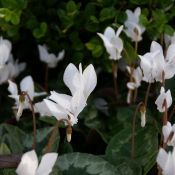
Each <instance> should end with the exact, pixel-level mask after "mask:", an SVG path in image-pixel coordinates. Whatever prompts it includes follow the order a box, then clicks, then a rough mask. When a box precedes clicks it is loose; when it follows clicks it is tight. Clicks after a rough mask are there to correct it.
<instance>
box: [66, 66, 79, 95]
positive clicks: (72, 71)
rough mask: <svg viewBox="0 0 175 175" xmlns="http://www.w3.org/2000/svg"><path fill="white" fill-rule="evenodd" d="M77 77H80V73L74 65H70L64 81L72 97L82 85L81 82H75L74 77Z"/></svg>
mask: <svg viewBox="0 0 175 175" xmlns="http://www.w3.org/2000/svg"><path fill="white" fill-rule="evenodd" d="M76 75H79V71H78V69H77V68H76V67H75V65H74V64H72V63H70V64H69V65H68V66H67V67H66V69H65V71H64V75H63V81H64V83H65V84H66V86H67V87H68V88H69V90H70V91H71V93H72V95H73V94H74V93H75V91H76V89H77V88H78V85H79V83H80V82H75V80H74V77H75V76H76Z"/></svg>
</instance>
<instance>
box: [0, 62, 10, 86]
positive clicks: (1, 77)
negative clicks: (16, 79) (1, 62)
mask: <svg viewBox="0 0 175 175" xmlns="http://www.w3.org/2000/svg"><path fill="white" fill-rule="evenodd" d="M8 78H9V69H8V67H7V66H6V65H5V66H4V67H2V68H0V84H2V83H5V82H6V81H7V80H8Z"/></svg>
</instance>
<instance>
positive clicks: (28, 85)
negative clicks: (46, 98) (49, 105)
mask: <svg viewBox="0 0 175 175" xmlns="http://www.w3.org/2000/svg"><path fill="white" fill-rule="evenodd" d="M8 82H9V86H8V91H9V92H10V93H11V95H9V97H11V98H13V99H14V100H15V106H14V109H18V113H17V116H16V117H17V120H19V118H20V116H21V114H22V111H23V109H30V104H29V101H28V98H27V97H25V99H24V101H23V102H22V101H20V99H19V97H20V95H19V94H18V93H19V92H18V88H17V85H16V83H14V82H12V81H10V80H8ZM20 91H21V92H22V91H25V92H27V94H28V95H29V97H30V99H31V100H32V101H33V99H34V97H37V96H41V95H46V93H45V92H40V93H38V92H35V91H34V82H33V79H32V77H31V76H26V77H25V78H24V79H23V80H22V81H21V82H20Z"/></svg>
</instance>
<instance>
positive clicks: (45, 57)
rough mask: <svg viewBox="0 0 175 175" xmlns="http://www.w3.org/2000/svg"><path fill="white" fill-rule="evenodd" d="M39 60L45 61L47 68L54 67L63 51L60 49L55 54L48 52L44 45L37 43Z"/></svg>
mask: <svg viewBox="0 0 175 175" xmlns="http://www.w3.org/2000/svg"><path fill="white" fill-rule="evenodd" d="M38 49H39V55H40V60H41V61H43V62H45V63H46V64H47V65H48V67H49V68H54V67H56V66H57V63H58V62H59V61H60V60H62V59H63V57H64V54H65V51H64V50H62V51H61V52H59V53H58V55H57V56H56V55H55V54H53V53H49V52H48V50H47V47H46V46H41V45H38Z"/></svg>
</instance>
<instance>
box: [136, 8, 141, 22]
mask: <svg viewBox="0 0 175 175" xmlns="http://www.w3.org/2000/svg"><path fill="white" fill-rule="evenodd" d="M140 14H141V9H140V7H137V8H136V9H135V10H134V15H135V16H136V17H137V18H138V19H139V16H140Z"/></svg>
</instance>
